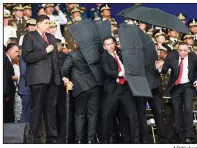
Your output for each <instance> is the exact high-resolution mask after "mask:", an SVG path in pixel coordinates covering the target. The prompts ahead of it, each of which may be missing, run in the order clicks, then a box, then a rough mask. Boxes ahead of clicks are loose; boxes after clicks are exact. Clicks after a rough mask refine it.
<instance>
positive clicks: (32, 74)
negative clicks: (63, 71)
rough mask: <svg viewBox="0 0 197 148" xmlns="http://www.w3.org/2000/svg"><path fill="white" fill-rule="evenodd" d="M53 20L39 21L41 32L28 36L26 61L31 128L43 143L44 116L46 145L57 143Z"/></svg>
mask: <svg viewBox="0 0 197 148" xmlns="http://www.w3.org/2000/svg"><path fill="white" fill-rule="evenodd" d="M49 22H50V20H49V17H48V16H46V15H40V16H38V18H37V29H36V30H35V31H32V32H29V33H27V34H26V35H25V36H24V40H23V44H22V58H23V60H24V62H25V63H26V66H27V70H26V83H27V85H29V86H30V90H31V113H30V114H31V115H30V118H31V119H30V120H31V128H32V132H33V135H34V142H35V143H41V139H40V136H41V134H40V129H39V128H40V125H41V119H42V114H43V117H44V121H45V127H46V142H47V143H56V138H57V128H56V104H57V93H58V85H60V82H61V78H60V71H59V66H58V59H57V45H56V41H55V37H54V36H53V35H52V34H49V33H47V31H48V29H49Z"/></svg>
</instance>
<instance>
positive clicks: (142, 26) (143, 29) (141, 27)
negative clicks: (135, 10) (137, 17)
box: [139, 23, 147, 31]
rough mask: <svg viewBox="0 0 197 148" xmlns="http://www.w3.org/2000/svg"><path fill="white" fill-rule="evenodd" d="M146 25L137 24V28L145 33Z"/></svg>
mask: <svg viewBox="0 0 197 148" xmlns="http://www.w3.org/2000/svg"><path fill="white" fill-rule="evenodd" d="M146 26H147V25H146V23H140V24H139V28H140V29H141V30H142V31H145V30H146Z"/></svg>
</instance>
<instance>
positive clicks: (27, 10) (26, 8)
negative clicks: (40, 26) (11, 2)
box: [23, 4, 32, 21]
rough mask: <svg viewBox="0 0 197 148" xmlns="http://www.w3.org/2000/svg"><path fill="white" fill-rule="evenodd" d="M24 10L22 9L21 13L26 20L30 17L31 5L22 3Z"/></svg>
mask: <svg viewBox="0 0 197 148" xmlns="http://www.w3.org/2000/svg"><path fill="white" fill-rule="evenodd" d="M23 8H24V11H23V15H24V19H25V20H26V21H27V20H29V19H30V18H31V17H32V7H31V5H30V4H28V5H24V7H23Z"/></svg>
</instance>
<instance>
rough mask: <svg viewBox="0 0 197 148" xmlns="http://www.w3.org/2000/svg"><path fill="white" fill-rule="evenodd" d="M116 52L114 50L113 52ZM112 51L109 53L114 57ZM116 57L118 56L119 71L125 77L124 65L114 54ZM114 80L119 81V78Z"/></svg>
mask: <svg viewBox="0 0 197 148" xmlns="http://www.w3.org/2000/svg"><path fill="white" fill-rule="evenodd" d="M114 53H115V54H116V51H115V52H114ZM114 53H110V54H111V55H112V57H113V58H114V59H115V57H114ZM116 57H117V58H118V62H119V63H120V67H121V72H122V73H123V74H124V75H123V77H125V69H124V65H123V63H122V62H121V60H120V58H119V56H118V55H117V54H116ZM116 82H117V83H119V78H117V79H116Z"/></svg>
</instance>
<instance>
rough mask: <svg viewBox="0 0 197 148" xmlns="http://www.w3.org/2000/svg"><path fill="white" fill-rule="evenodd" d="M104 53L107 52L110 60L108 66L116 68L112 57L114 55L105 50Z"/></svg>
mask: <svg viewBox="0 0 197 148" xmlns="http://www.w3.org/2000/svg"><path fill="white" fill-rule="evenodd" d="M106 54H107V57H108V59H109V61H110V66H111V67H114V68H117V67H118V65H117V63H116V60H115V59H114V57H113V56H112V55H111V54H110V53H108V52H107V51H106Z"/></svg>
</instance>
